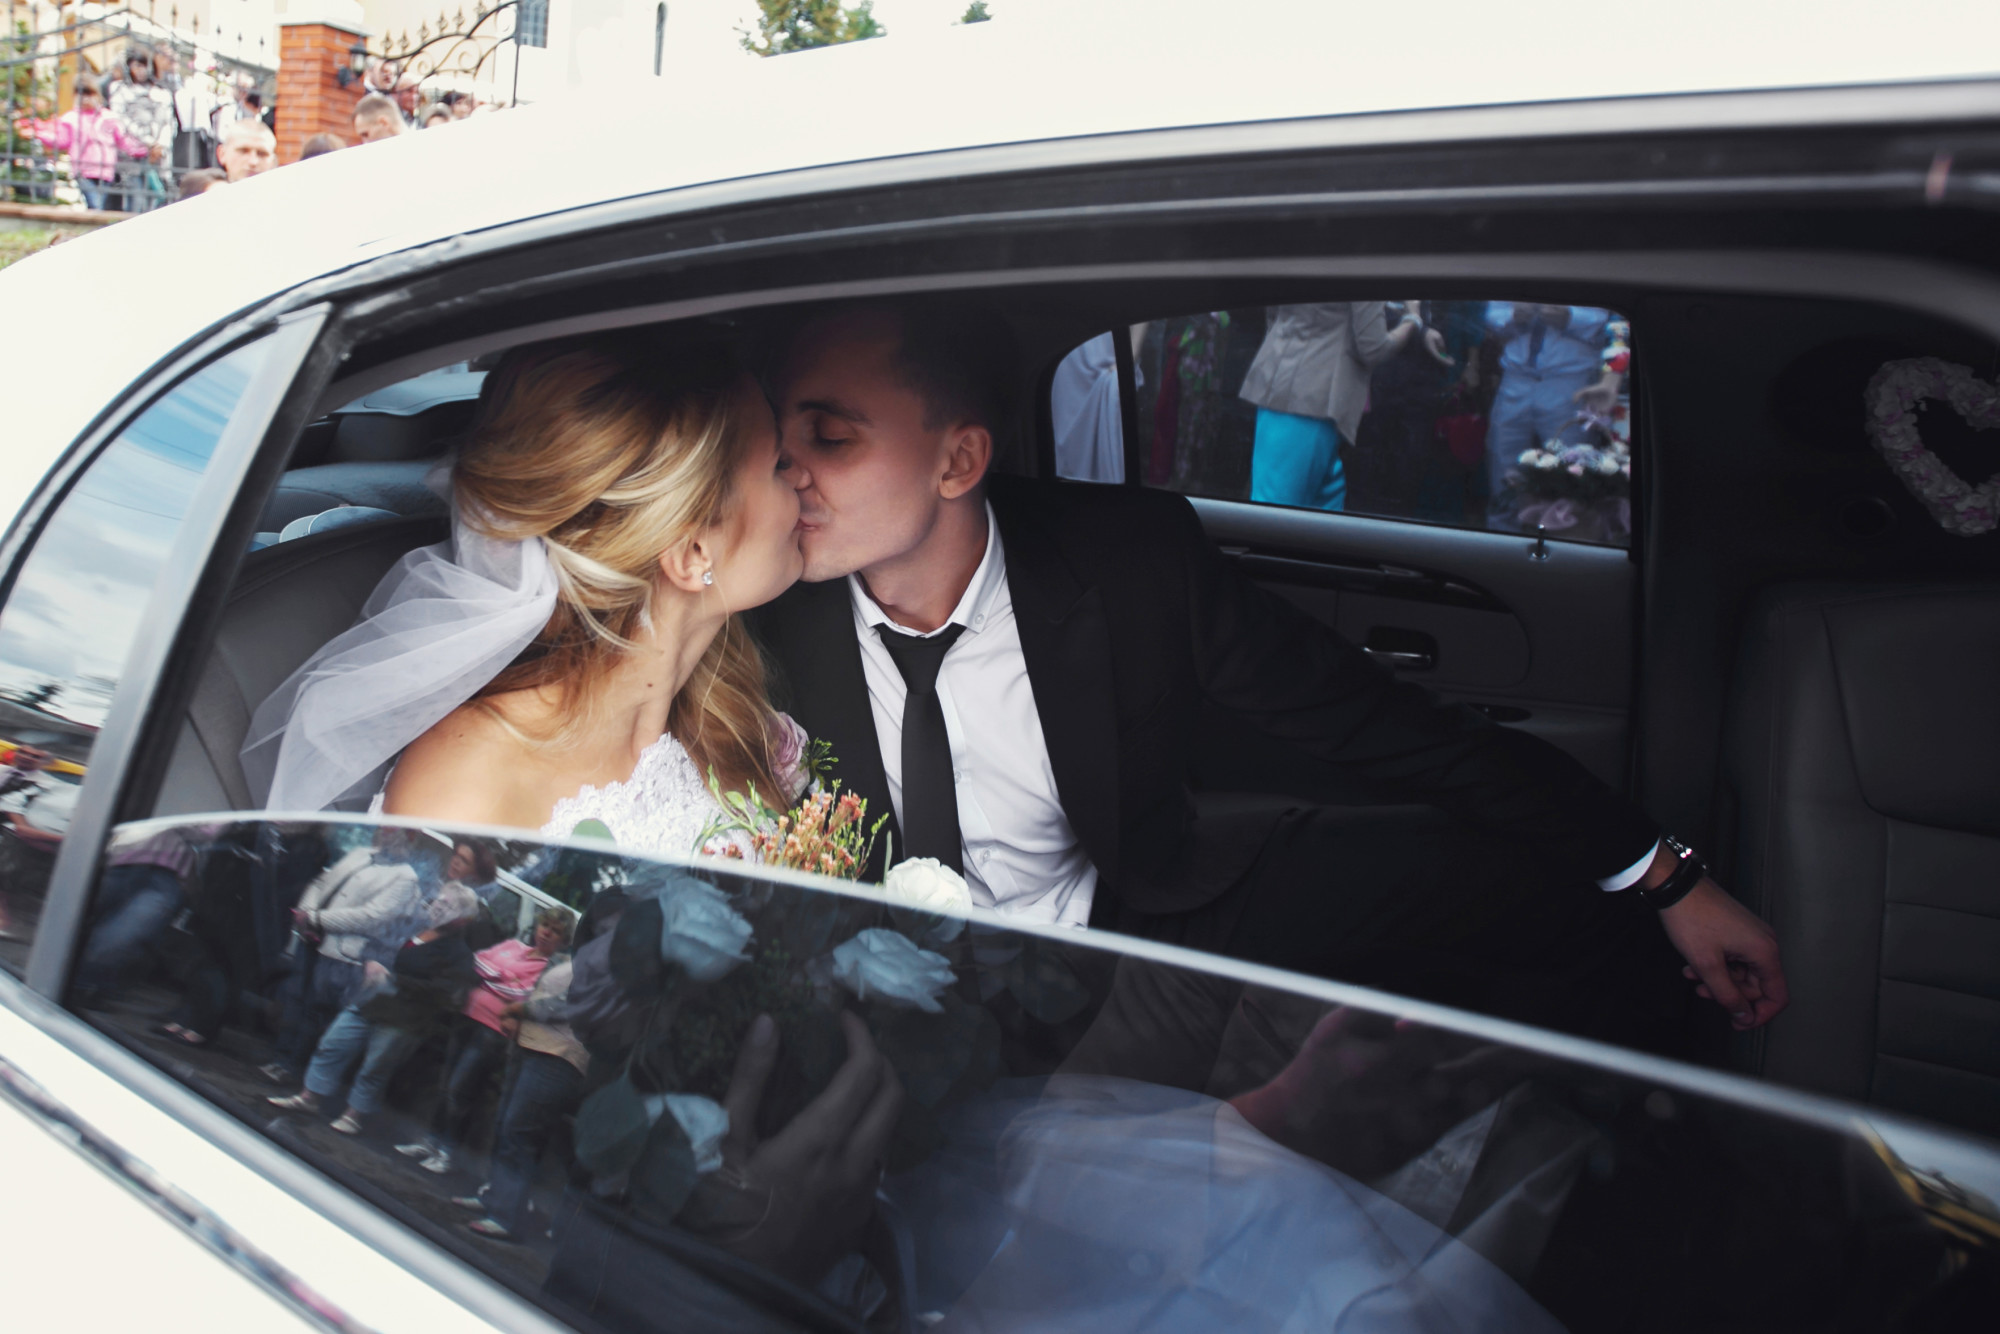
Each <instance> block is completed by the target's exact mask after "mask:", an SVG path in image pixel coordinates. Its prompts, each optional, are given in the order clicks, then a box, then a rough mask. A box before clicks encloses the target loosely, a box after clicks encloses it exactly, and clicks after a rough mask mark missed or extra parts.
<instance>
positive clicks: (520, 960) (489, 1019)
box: [465, 940, 549, 1033]
mask: <svg viewBox="0 0 2000 1334" xmlns="http://www.w3.org/2000/svg"><path fill="white" fill-rule="evenodd" d="M530 949H531V947H530V946H528V945H527V944H525V943H523V942H521V941H518V940H503V941H501V942H500V943H499V944H498V945H495V946H493V947H492V948H491V949H484V950H481V951H479V953H478V954H476V955H474V956H473V964H474V966H475V967H477V968H478V970H479V985H478V986H476V987H474V988H473V989H472V994H471V995H470V996H467V997H466V1000H465V1013H466V1014H467V1016H468V1017H470V1018H473V1019H477V1020H478V1021H479V1022H480V1023H482V1024H484V1025H486V1026H487V1027H488V1028H490V1029H492V1030H494V1031H495V1032H496V1033H505V1032H506V1031H507V1021H506V1019H505V1018H503V1017H502V1016H501V1013H500V1011H501V1009H502V1007H504V1006H507V1005H511V1004H514V1003H515V1002H518V1001H525V1000H527V999H528V993H529V992H531V991H533V990H534V989H535V983H536V981H537V980H539V979H540V977H541V975H542V970H543V969H544V968H547V967H548V966H549V961H548V959H547V958H545V957H544V956H542V955H539V954H534V953H531V952H530Z"/></svg>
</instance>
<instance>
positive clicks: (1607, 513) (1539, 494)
mask: <svg viewBox="0 0 2000 1334" xmlns="http://www.w3.org/2000/svg"><path fill="white" fill-rule="evenodd" d="M1604 434H1605V439H1604V441H1603V443H1601V444H1565V443H1563V442H1562V441H1560V440H1551V441H1549V442H1547V443H1546V444H1544V445H1542V446H1541V447H1540V448H1537V449H1524V450H1522V451H1521V454H1520V457H1519V458H1517V459H1516V460H1515V467H1513V468H1512V469H1510V470H1509V471H1508V473H1507V478H1506V481H1507V485H1508V488H1509V494H1508V496H1507V501H1508V503H1509V505H1510V507H1511V508H1512V509H1513V510H1514V516H1515V520H1516V521H1517V522H1518V523H1519V524H1520V526H1521V527H1522V528H1524V529H1527V530H1530V531H1532V530H1533V529H1535V528H1536V527H1543V528H1546V529H1548V530H1549V532H1551V533H1561V534H1562V535H1563V536H1565V537H1573V538H1581V539H1582V540H1584V541H1613V540H1617V539H1618V538H1620V537H1622V536H1623V535H1624V534H1626V533H1628V532H1630V531H1631V495H1632V450H1631V448H1630V446H1628V445H1627V444H1626V443H1625V442H1624V441H1623V440H1620V439H1618V438H1617V437H1616V436H1615V435H1611V434H1610V433H1609V432H1606V433H1604Z"/></svg>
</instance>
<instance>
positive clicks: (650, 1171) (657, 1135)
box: [632, 1109, 700, 1227]
mask: <svg viewBox="0 0 2000 1334" xmlns="http://www.w3.org/2000/svg"><path fill="white" fill-rule="evenodd" d="M642 1114H643V1109H642ZM699 1179H700V1173H698V1172H696V1171H695V1165H694V1145H692V1144H690V1143H688V1137H687V1132H686V1131H685V1130H682V1129H681V1123H680V1122H679V1121H677V1120H675V1119H674V1114H673V1113H672V1112H663V1113H661V1114H660V1119H659V1120H658V1121H656V1122H654V1124H653V1129H652V1131H651V1133H650V1134H648V1135H647V1136H646V1139H645V1143H644V1146H643V1148H642V1150H641V1152H640V1154H639V1160H638V1162H637V1163H635V1164H633V1167H632V1212H633V1213H635V1214H637V1215H638V1216H639V1217H640V1218H642V1219H644V1220H645V1221H646V1222H648V1223H656V1224H659V1225H660V1226H662V1227H664V1226H666V1225H667V1224H668V1223H671V1222H673V1221H674V1215H675V1214H678V1213H679V1212H680V1211H681V1206H682V1205H684V1204H686V1203H687V1199H688V1196H689V1195H691V1194H692V1193H693V1192H694V1185H695V1182H696V1181H697V1180H699Z"/></svg>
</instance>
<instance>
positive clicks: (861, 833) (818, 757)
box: [695, 741, 889, 880]
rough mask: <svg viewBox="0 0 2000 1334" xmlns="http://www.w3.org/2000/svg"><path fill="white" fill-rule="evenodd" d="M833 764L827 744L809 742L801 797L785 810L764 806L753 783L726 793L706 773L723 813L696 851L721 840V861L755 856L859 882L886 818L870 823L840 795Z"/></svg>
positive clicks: (850, 797)
mask: <svg viewBox="0 0 2000 1334" xmlns="http://www.w3.org/2000/svg"><path fill="white" fill-rule="evenodd" d="M834 763H835V761H834V758H833V748H832V746H831V745H829V744H828V743H827V742H825V741H814V742H812V744H811V745H810V746H809V747H808V748H807V749H806V750H805V752H804V753H803V754H802V755H801V756H799V757H798V762H797V768H798V771H799V774H800V777H801V780H802V782H801V793H802V795H801V799H800V800H799V802H798V804H797V805H795V806H793V807H792V809H790V810H789V811H779V810H776V809H774V808H773V807H771V806H770V805H768V804H766V803H765V801H764V800H763V798H762V797H761V796H760V795H759V794H758V791H757V785H756V784H755V783H751V784H747V785H746V788H747V790H746V791H744V792H724V791H723V790H722V783H721V780H720V779H718V778H717V777H716V774H715V771H714V770H713V769H711V770H709V774H708V790H709V791H710V792H712V793H714V795H715V800H716V802H717V803H718V804H719V805H721V807H722V809H723V812H724V813H723V814H722V815H719V816H717V817H716V818H715V819H714V820H711V821H710V822H709V824H708V826H707V827H706V828H704V829H703V830H702V831H701V834H700V836H699V837H697V838H696V839H695V847H696V848H697V849H699V848H705V847H707V846H709V844H710V843H711V842H713V841H714V840H716V839H718V838H721V839H725V840H727V841H726V842H724V843H723V844H722V845H721V847H720V853H721V855H722V856H724V857H733V858H736V859H738V860H747V859H748V858H749V856H750V854H751V853H755V854H756V859H757V860H758V861H759V862H761V863H763V864H764V865H765V866H783V867H787V868H789V869H791V870H794V871H814V872H817V873H818V874H820V875H830V876H834V877H836V878H838V879H842V880H854V879H857V878H859V877H860V875H861V870H862V868H863V867H865V866H866V865H867V864H868V859H869V858H870V857H872V856H873V855H874V852H875V840H876V838H877V837H878V836H879V835H880V834H881V832H882V826H883V825H885V824H887V823H888V821H889V817H888V816H887V815H882V816H879V817H877V819H876V820H875V823H874V824H872V825H871V824H869V823H868V803H867V801H866V800H864V799H863V798H861V797H857V796H855V795H854V794H853V793H852V792H845V793H844V792H842V791H841V790H840V780H839V779H837V778H834V779H829V778H828V776H827V775H828V773H829V772H830V771H831V769H832V768H833V765H834ZM731 835H741V836H742V837H741V838H733V837H731Z"/></svg>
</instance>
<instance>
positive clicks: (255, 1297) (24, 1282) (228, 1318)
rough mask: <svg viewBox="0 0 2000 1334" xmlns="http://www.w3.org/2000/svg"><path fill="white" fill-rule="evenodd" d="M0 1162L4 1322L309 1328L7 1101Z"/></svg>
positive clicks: (25, 1329)
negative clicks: (0, 1173) (1, 1174)
mask: <svg viewBox="0 0 2000 1334" xmlns="http://www.w3.org/2000/svg"><path fill="white" fill-rule="evenodd" d="M0 1161H4V1162H5V1163H6V1164H7V1167H6V1173H5V1178H4V1179H5V1181H6V1194H7V1199H8V1201H9V1207H8V1208H7V1209H5V1210H0V1256H4V1257H5V1259H4V1261H0V1289H4V1291H5V1293H6V1295H5V1297H4V1299H0V1300H4V1302H5V1306H6V1312H7V1324H8V1328H10V1329H14V1330H18V1331H20V1334H35V1332H36V1331H41V1330H51V1331H53V1330H78V1329H81V1330H97V1329H151V1330H157V1331H161V1334H165V1332H166V1331H169V1330H197V1329H199V1330H215V1331H237V1330H242V1331H252V1330H256V1331H271V1332H272V1334H277V1332H278V1331H288V1330H307V1329H313V1328H315V1326H314V1325H313V1324H312V1323H311V1322H309V1321H307V1320H306V1319H305V1318H304V1317H303V1316H301V1315H300V1314H299V1313H298V1312H297V1311H295V1310H292V1309H291V1308H289V1307H288V1306H286V1305H285V1304H284V1303H282V1302H280V1301H278V1300H277V1299H276V1298H275V1297H273V1296H271V1295H270V1294H269V1293H267V1292H265V1291H264V1290H262V1289H261V1288H259V1287H257V1286H255V1285H253V1284H250V1283H246V1282H244V1281H243V1276H242V1274H240V1273H239V1272H237V1271H236V1270H235V1269H234V1268H232V1267H231V1266H230V1265H229V1263H228V1262H227V1261H225V1260H223V1259H222V1258H221V1257H220V1256H218V1255H216V1254H215V1252H213V1251H211V1250H209V1249H207V1248H206V1247H204V1246H202V1245H201V1244H200V1243H199V1242H197V1241H196V1240H195V1239H194V1238H193V1237H191V1236H189V1235H188V1233H187V1232H186V1231H185V1230H183V1229H182V1228H181V1227H180V1226H179V1225H178V1224H176V1223H174V1222H173V1221H172V1220H170V1219H168V1218H166V1217H164V1216H163V1215H161V1214H160V1213H159V1212H158V1211H156V1210H155V1209H153V1208H152V1207H151V1206H150V1205H148V1204H147V1203H145V1201H143V1200H141V1199H140V1198H139V1197H138V1196H136V1195H134V1194H133V1193H132V1192H131V1191H129V1190H126V1189H125V1188H124V1187H122V1186H121V1185H119V1184H118V1183H117V1182H116V1181H114V1180H112V1179H111V1178H110V1177H109V1176H107V1175H106V1174H105V1173H103V1172H101V1171H99V1170H97V1168H95V1167H94V1166H92V1165H91V1164H90V1163H89V1162H87V1161H85V1160H84V1159H83V1158H82V1157H81V1156H80V1155H79V1154H76V1153H74V1152H72V1151H71V1150H70V1149H69V1148H68V1147H67V1146H65V1145H63V1144H62V1143H61V1141H60V1140H57V1139H55V1138H53V1137H52V1136H50V1134H49V1133H48V1132H47V1131H46V1130H44V1129H43V1128H42V1127H41V1126H40V1125H37V1124H36V1123H35V1122H34V1121H32V1120H30V1119H29V1118H28V1117H27V1116H26V1115H24V1114H23V1113H21V1112H20V1111H18V1110H16V1109H15V1108H13V1107H10V1106H8V1105H7V1104H5V1103H0Z"/></svg>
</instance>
